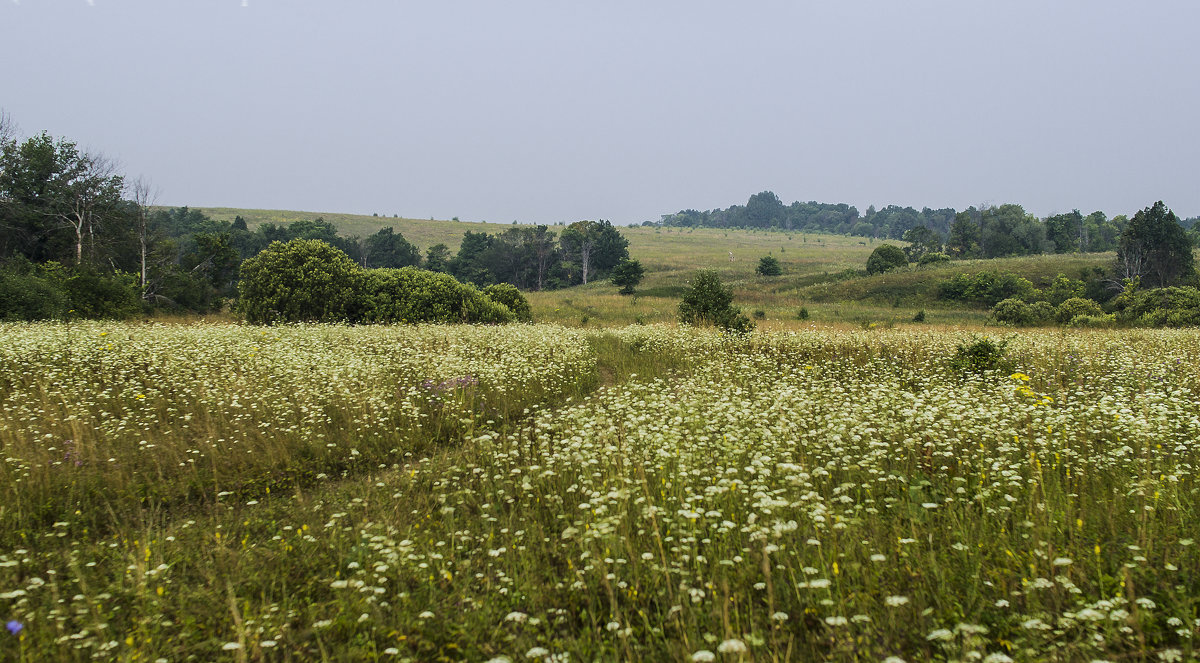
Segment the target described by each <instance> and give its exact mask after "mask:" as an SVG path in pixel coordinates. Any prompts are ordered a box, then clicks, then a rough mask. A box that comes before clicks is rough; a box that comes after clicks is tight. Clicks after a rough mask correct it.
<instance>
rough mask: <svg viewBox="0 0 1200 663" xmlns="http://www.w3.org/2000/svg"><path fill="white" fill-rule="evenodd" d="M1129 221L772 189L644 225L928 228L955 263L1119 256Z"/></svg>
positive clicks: (878, 233) (1191, 225) (894, 234)
mask: <svg viewBox="0 0 1200 663" xmlns="http://www.w3.org/2000/svg"><path fill="white" fill-rule="evenodd" d="M1196 222H1197V218H1190V219H1184V220H1183V221H1182V222H1181V225H1182V226H1183V227H1184V228H1185V229H1188V230H1189V232H1190V236H1191V237H1192V241H1193V242H1195V243H1196V244H1198V245H1200V227H1197V224H1196ZM1128 223H1129V219H1128V218H1127V217H1126V216H1125V215H1118V216H1114V217H1112V218H1109V217H1108V216H1107V215H1106V214H1105V213H1104V212H1099V211H1097V212H1092V213H1091V214H1087V215H1084V214H1082V213H1081V212H1080V211H1079V210H1074V211H1072V212H1068V213H1066V214H1056V215H1054V216H1049V217H1046V218H1038V217H1037V216H1034V215H1032V214H1029V213H1027V212H1026V211H1025V209H1024V208H1023V207H1021V206H1020V205H1015V204H1006V205H999V206H994V207H991V206H985V207H982V208H976V207H969V208H967V209H965V210H962V211H957V210H955V209H953V208H942V209H930V208H928V207H925V208H922V209H920V210H917V209H914V208H912V207H900V206H897V205H888V206H887V207H884V208H883V209H879V210H877V209H875V206H874V205H872V206H871V207H868V208H867V211H866V213H865V214H860V213H859V211H858V209H857V208H855V207H854V206H852V205H847V204H845V203H837V204H831V203H818V202H812V201H810V202H793V203H792V204H790V205H785V204H783V202H782V201H780V200H779V197H778V196H776V195H775V194H774V193H772V192H771V191H763V192H762V193H756V194H754V195H753V196H750V200H748V201H747V202H746V204H745V205H732V206H730V207H727V208H725V209H714V210H708V211H704V212H700V211H697V210H693V209H687V210H681V211H679V212H676V213H674V214H664V215H663V216H662V217H661V218H660V219H659V220H658V221H647V222H646V223H644V224H643V225H664V226H683V227H689V226H691V227H705V228H763V229H778V230H786V231H798V232H824V233H834V234H841V235H856V236H859V237H874V238H879V239H905V235H906V234H907V233H909V231H912V230H913V229H919V228H927V229H929V230H930V231H932V232H933V233H935V234H936V237H937V239H938V240H939V241H941V242H942V243H943V244H944V245H945V247H946V252H947V253H948V254H949V255H951V256H952V257H961V258H968V257H981V258H998V257H1002V256H1011V255H1030V254H1037V253H1071V252H1076V251H1080V252H1097V251H1115V250H1116V249H1117V245H1118V241H1119V239H1120V237H1121V233H1122V232H1123V231H1124V230H1125V227H1126V226H1127V225H1128Z"/></svg>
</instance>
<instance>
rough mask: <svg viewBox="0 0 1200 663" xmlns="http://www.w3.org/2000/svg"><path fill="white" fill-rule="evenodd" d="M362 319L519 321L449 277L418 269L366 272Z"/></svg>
mask: <svg viewBox="0 0 1200 663" xmlns="http://www.w3.org/2000/svg"><path fill="white" fill-rule="evenodd" d="M360 306H361V309H362V313H361V317H359V318H358V319H357V320H356V321H361V322H369V323H385V324H388V323H397V322H399V323H410V324H412V323H418V322H438V323H485V324H501V323H505V322H512V321H513V320H514V319H515V316H514V314H513V312H512V311H511V310H510V309H509V308H508V307H507V306H504V305H503V304H502V303H499V302H496V301H493V300H492V299H490V298H489V297H487V296H486V295H485V294H484V293H482V292H480V291H479V290H478V289H477V288H475V286H473V285H471V284H469V283H461V282H459V281H457V280H455V278H454V277H452V276H450V275H449V274H441V273H438V272H429V271H424V270H420V269H417V268H415V267H403V268H400V269H391V268H379V269H371V270H366V271H365V272H363V276H362V294H361V305H360Z"/></svg>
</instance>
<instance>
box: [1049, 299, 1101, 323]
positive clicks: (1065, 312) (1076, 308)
mask: <svg viewBox="0 0 1200 663" xmlns="http://www.w3.org/2000/svg"><path fill="white" fill-rule="evenodd" d="M1080 315H1086V316H1102V315H1104V311H1103V310H1101V308H1100V305H1099V304H1097V303H1096V302H1094V301H1092V300H1090V299H1083V298H1082V297H1071V298H1070V299H1068V300H1066V301H1064V302H1063V303H1062V304H1059V305H1058V309H1057V312H1056V313H1055V318H1056V319H1057V320H1058V321H1059V322H1061V323H1063V324H1066V323H1069V322H1071V320H1073V319H1074V318H1075V317H1076V316H1080Z"/></svg>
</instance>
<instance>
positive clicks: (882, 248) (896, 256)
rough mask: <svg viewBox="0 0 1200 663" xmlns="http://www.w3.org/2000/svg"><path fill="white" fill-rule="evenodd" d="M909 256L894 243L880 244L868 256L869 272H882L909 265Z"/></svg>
mask: <svg viewBox="0 0 1200 663" xmlns="http://www.w3.org/2000/svg"><path fill="white" fill-rule="evenodd" d="M907 266H908V257H907V256H905V255H904V250H903V249H901V248H900V247H898V246H896V245H894V244H880V245H879V246H877V247H875V250H874V251H872V252H871V255H870V257H868V258H867V274H868V275H870V274H882V273H884V272H887V271H891V270H893V269H896V268H897V267H907Z"/></svg>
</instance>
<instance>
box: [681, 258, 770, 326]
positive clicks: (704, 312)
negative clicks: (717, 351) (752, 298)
mask: <svg viewBox="0 0 1200 663" xmlns="http://www.w3.org/2000/svg"><path fill="white" fill-rule="evenodd" d="M679 318H680V320H682V321H683V322H684V323H685V324H689V325H696V326H700V325H715V326H717V327H720V328H721V329H724V330H726V331H732V332H741V333H748V332H750V331H752V330H753V329H754V323H753V322H751V321H750V318H747V317H746V316H745V315H743V314H742V310H741V309H740V308H736V307H735V306H733V291H732V290H730V289H729V288H727V287H726V286H725V285H724V284H722V283H721V277H719V276H717V273H716V272H715V271H713V270H711V269H705V270H701V271H700V272H698V273H697V274H696V278H695V279H694V280H693V281H692V285H691V287H690V288H688V290H687V292H686V293H684V295H683V299H682V300H680V302H679Z"/></svg>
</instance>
